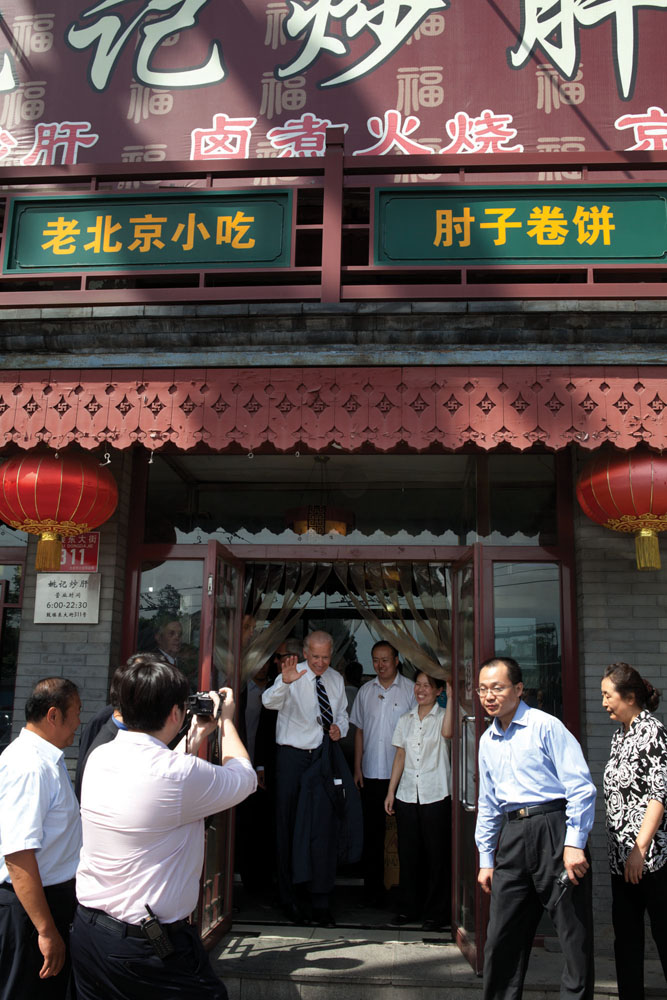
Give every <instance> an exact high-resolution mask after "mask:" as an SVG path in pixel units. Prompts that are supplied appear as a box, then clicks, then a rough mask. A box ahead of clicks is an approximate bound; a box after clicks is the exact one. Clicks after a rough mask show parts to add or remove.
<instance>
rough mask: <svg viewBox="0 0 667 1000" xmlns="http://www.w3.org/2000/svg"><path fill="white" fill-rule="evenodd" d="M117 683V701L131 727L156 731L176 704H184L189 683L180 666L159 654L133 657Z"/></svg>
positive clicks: (128, 726)
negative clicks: (166, 661)
mask: <svg viewBox="0 0 667 1000" xmlns="http://www.w3.org/2000/svg"><path fill="white" fill-rule="evenodd" d="M131 660H132V664H131V666H129V667H128V669H127V670H125V671H124V672H123V673H122V675H121V677H120V682H119V684H118V702H119V705H120V711H121V715H122V716H123V722H124V723H125V725H126V726H127V728H128V729H134V730H137V731H138V732H141V733H156V732H158V730H160V729H162V727H163V726H164V724H165V722H166V721H167V717H168V715H169V713H170V712H171V710H172V708H173V707H174V705H178V707H179V708H185V703H186V701H187V698H188V695H189V693H190V685H189V684H188V682H187V679H186V678H185V676H184V675H183V674H182V673H181V671H180V670H179V669H178V667H175V666H174V665H173V664H172V663H165V662H164V661H163V660H160V659H158V657H156V656H151V655H150V654H142V655H141V656H133V657H131Z"/></svg>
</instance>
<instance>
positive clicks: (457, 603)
mask: <svg viewBox="0 0 667 1000" xmlns="http://www.w3.org/2000/svg"><path fill="white" fill-rule="evenodd" d="M480 552H481V549H480V547H479V546H475V547H474V548H473V549H471V550H470V552H469V554H468V555H467V556H466V557H465V558H464V559H463V560H462V561H461V562H459V563H457V564H456V565H455V566H454V567H453V571H452V590H453V623H452V624H453V628H452V640H453V641H452V694H453V697H454V735H453V739H452V777H453V782H452V784H453V790H452V835H453V836H452V930H453V932H454V939H455V941H456V943H457V944H458V946H459V948H460V949H461V951H462V952H463V954H464V955H465V956H466V958H467V959H468V961H469V962H470V964H471V965H472V967H473V969H474V970H475V972H477V973H479V972H481V967H482V954H483V939H484V930H485V928H486V920H487V910H488V904H487V902H486V898H485V897H484V895H483V893H482V892H481V890H480V889H479V887H478V884H477V850H476V848H475V821H476V816H477V745H478V742H479V737H480V735H481V732H482V731H483V728H484V720H483V718H482V715H481V710H480V706H479V699H478V698H477V696H476V694H475V675H476V669H477V664H478V663H479V655H480V654H479V649H480V626H481V622H480V615H479V609H480V607H481V605H480V587H481V573H480Z"/></svg>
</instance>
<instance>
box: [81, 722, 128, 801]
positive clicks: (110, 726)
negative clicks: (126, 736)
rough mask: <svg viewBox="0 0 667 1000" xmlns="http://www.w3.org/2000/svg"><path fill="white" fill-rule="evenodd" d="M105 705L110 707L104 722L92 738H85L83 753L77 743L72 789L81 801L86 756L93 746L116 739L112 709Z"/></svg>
mask: <svg viewBox="0 0 667 1000" xmlns="http://www.w3.org/2000/svg"><path fill="white" fill-rule="evenodd" d="M107 707H108V708H109V709H110V712H109V715H108V716H107V718H106V720H105V722H104V724H103V725H102V726H101V727H99V728H98V730H97V732H96V733H95V735H94V737H93V739H92V740H90V739H89V740H87V745H86V747H85V749H84V752H83V753H82V752H81V744H80V745H79V759H78V761H77V762H76V775H75V778H74V791H75V793H76V797H77V799H79V801H81V782H82V781H83V772H84V770H85V768H86V763H87V761H88V758H89V757H90V755H91V753H92V752H93V750H94V749H95V747H99V746H102V744H103V743H111V741H112V740H115V739H116V736H117V734H118V726H117V725H116V723H115V722H114V721H113V719H112V718H111V716H112V715H113V709H112V708H111V705H108V706H107ZM105 712H106V709H105ZM100 714H102V713H100ZM97 718H98V717H97V716H95V719H97ZM95 719H93V720H92V721H93V722H94V721H95ZM89 725H90V723H89ZM82 742H83V741H82Z"/></svg>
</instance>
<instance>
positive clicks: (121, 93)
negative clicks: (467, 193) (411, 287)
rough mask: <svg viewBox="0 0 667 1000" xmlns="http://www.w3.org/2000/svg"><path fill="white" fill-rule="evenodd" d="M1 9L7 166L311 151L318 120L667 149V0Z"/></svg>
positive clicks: (402, 133)
mask: <svg viewBox="0 0 667 1000" xmlns="http://www.w3.org/2000/svg"><path fill="white" fill-rule="evenodd" d="M42 9H43V11H44V12H43V13H42V12H41V10H42ZM49 11H50V12H49ZM0 14H1V20H0V27H1V29H2V33H0V166H9V165H24V166H29V165H55V166H59V165H61V164H62V165H66V164H73V163H76V162H79V163H84V162H85V163H116V162H118V163H132V162H157V161H161V160H193V161H215V160H221V159H238V158H244V157H248V156H269V157H286V158H290V157H294V156H300V157H306V156H318V155H322V153H323V150H324V137H325V130H326V128H327V127H329V126H330V125H340V126H343V127H344V129H345V130H346V138H345V150H346V152H347V153H348V154H353V155H357V156H363V155H365V154H383V153H397V152H398V153H406V154H410V153H427V154H428V153H429V152H449V153H457V154H461V155H462V156H465V155H466V154H470V153H480V152H483V153H490V154H501V153H503V152H509V151H515V152H521V151H536V150H537V151H542V152H544V153H545V154H547V155H548V154H552V153H556V152H566V153H567V152H569V153H571V152H574V151H582V152H590V151H596V150H601V149H611V150H627V149H646V150H664V149H667V100H666V98H665V89H664V53H665V49H666V48H667V0H401V2H399V0H289V3H287V2H284V0H268V2H267V0H224V2H221V0H160V2H159V3H157V2H156V0H104V2H96V0H58V3H53V4H44V5H40V8H39V9H38V11H37V12H36V8H35V5H34V4H33V3H32V2H29V0H0ZM575 176H576V175H575ZM545 179H546V180H551V179H556V180H558V179H560V177H554V176H552V175H550V176H545ZM565 179H570V176H569V175H567V176H566V177H565Z"/></svg>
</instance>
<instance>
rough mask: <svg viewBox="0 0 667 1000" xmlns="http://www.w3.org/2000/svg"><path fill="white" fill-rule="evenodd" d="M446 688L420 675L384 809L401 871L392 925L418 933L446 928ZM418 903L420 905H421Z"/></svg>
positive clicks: (399, 729)
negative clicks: (391, 821)
mask: <svg viewBox="0 0 667 1000" xmlns="http://www.w3.org/2000/svg"><path fill="white" fill-rule="evenodd" d="M443 687H444V684H443V682H442V681H441V680H437V679H436V678H434V677H430V676H429V675H428V674H425V673H419V674H417V677H416V680H415V700H416V702H417V704H416V706H415V708H413V709H412V710H411V711H410V712H406V713H405V715H402V716H401V718H400V719H399V720H398V723H397V725H396V729H395V730H394V736H393V739H392V744H393V745H394V746H395V747H396V748H397V750H396V756H395V757H394V764H393V767H392V771H391V777H390V779H389V792H388V794H387V798H386V799H385V803H384V807H385V811H386V812H387V814H388V815H389V816H393V815H394V814H395V815H396V824H397V828H398V860H399V866H400V880H399V890H398V894H399V913H398V916H397V917H396V920H395V921H394V922H395V923H398V924H407V923H412V922H413V921H415V920H418V919H419V918H420V917H421V919H422V920H423V924H422V930H426V931H436V930H441V929H442V928H443V927H446V926H449V915H450V910H451V888H450V882H451V877H450V853H451V825H452V821H451V817H452V800H451V787H450V766H449V749H448V744H447V740H448V739H450V738H451V735H452V698H451V687H450V684H449V682H448V683H447V708H446V709H444V708H442V707H441V706H440V705H439V704H438V697H439V695H441V694H442V691H443ZM420 903H421V905H420Z"/></svg>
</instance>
